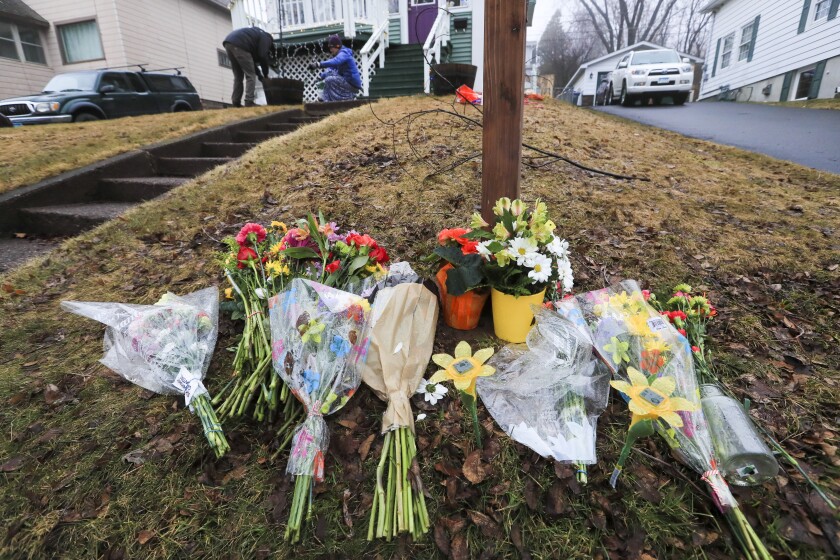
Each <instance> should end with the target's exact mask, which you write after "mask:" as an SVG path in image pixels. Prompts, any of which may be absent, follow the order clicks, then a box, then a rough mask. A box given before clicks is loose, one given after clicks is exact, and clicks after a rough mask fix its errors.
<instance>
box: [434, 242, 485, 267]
mask: <svg viewBox="0 0 840 560" xmlns="http://www.w3.org/2000/svg"><path fill="white" fill-rule="evenodd" d="M435 254H436V255H437V256H439V257H440V258H442V259H443V260H445V261H446V262H448V263H450V264H451V265H452V266H455V267H461V266H469V267H480V266H481V264H482V259H481V255H478V254H475V253H473V254H470V255H465V254H464V253H462V252H461V249H460V248H458V247H435Z"/></svg>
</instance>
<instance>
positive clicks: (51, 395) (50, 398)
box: [44, 383, 64, 405]
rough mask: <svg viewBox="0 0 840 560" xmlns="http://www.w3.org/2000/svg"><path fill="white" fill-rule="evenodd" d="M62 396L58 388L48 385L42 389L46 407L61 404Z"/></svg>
mask: <svg viewBox="0 0 840 560" xmlns="http://www.w3.org/2000/svg"><path fill="white" fill-rule="evenodd" d="M63 399H64V394H63V393H62V392H61V390H60V389H59V388H58V386H56V385H53V384H52V383H49V384H48V385H47V387H46V388H45V389H44V402H46V403H47V404H48V405H53V404H58V403H60V402H63Z"/></svg>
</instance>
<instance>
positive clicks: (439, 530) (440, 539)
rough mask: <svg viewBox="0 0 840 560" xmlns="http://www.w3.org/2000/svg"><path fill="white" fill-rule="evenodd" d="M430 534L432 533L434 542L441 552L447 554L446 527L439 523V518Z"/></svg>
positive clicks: (447, 538) (447, 539)
mask: <svg viewBox="0 0 840 560" xmlns="http://www.w3.org/2000/svg"><path fill="white" fill-rule="evenodd" d="M432 534H433V535H434V538H435V544H436V545H437V547H438V550H440V552H441V554H443V555H444V556H449V535H448V534H447V533H446V528H445V527H444V526H443V524H442V523H441V520H438V522H437V523H435V528H434V530H433V531H432Z"/></svg>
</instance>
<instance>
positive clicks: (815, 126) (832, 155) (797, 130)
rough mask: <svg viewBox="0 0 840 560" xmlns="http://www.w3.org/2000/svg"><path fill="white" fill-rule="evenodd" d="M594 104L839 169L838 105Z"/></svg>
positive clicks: (708, 137) (640, 119) (715, 139)
mask: <svg viewBox="0 0 840 560" xmlns="http://www.w3.org/2000/svg"><path fill="white" fill-rule="evenodd" d="M596 110H598V111H603V112H605V113H610V114H613V115H618V116H620V117H624V118H627V119H631V120H634V121H638V122H640V123H643V124H648V125H651V126H655V127H658V128H663V129H666V130H672V131H674V132H679V133H680V134H684V135H686V136H691V137H693V138H700V139H702V140H710V141H712V142H717V143H718V144H728V145H730V146H736V147H738V148H743V149H745V150H749V151H751V152H758V153H761V154H766V155H768V156H772V157H774V158H778V159H784V160H788V161H792V162H794V163H798V164H801V165H805V166H807V167H813V168H814V169H821V170H823V171H831V172H832V173H840V111H834V110H824V109H823V110H820V109H797V108H793V107H778V106H773V105H764V104H760V103H734V102H717V101H709V102H702V103H688V104H686V105H684V106H682V107H677V106H674V105H660V106H645V107H642V106H638V107H622V106H620V105H609V106H607V107H597V108H596Z"/></svg>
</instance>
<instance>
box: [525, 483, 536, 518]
mask: <svg viewBox="0 0 840 560" xmlns="http://www.w3.org/2000/svg"><path fill="white" fill-rule="evenodd" d="M538 493H539V490H538V488H537V483H536V482H534V479H533V478H528V480H527V481H526V482H525V505H527V506H528V509H530V510H531V511H537V504H538V503H539V498H538V497H537V495H538Z"/></svg>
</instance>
